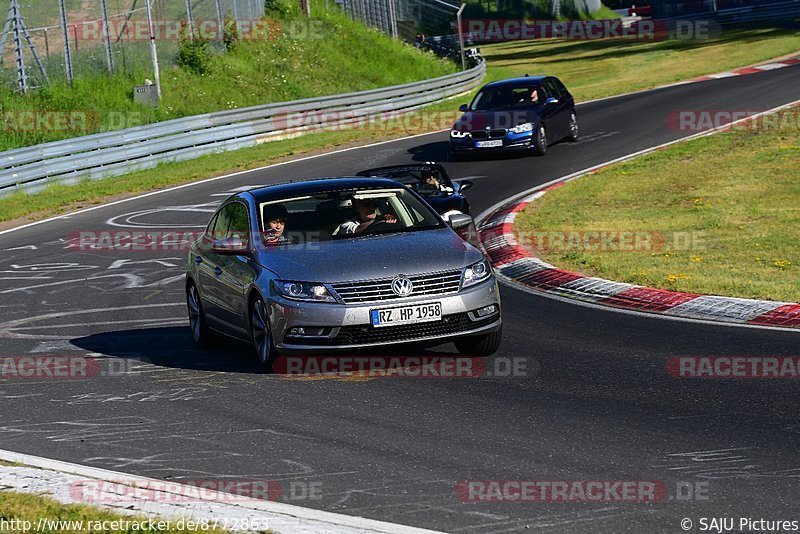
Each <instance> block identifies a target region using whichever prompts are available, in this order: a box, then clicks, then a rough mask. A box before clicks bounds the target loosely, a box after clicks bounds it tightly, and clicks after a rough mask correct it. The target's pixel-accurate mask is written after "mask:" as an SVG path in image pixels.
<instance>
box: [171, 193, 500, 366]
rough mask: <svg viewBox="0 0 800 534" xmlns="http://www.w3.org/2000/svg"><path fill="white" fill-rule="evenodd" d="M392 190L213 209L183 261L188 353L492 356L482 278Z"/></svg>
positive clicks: (443, 227) (492, 317) (463, 222)
mask: <svg viewBox="0 0 800 534" xmlns="http://www.w3.org/2000/svg"><path fill="white" fill-rule="evenodd" d="M470 224H472V219H471V218H470V217H469V216H467V215H460V216H457V217H454V218H451V220H450V222H449V224H447V223H445V222H444V221H443V220H442V218H441V217H440V216H439V215H438V214H437V213H436V212H435V211H434V210H433V209H431V208H430V207H429V206H428V205H427V204H426V203H425V201H424V200H422V198H420V197H419V196H418V195H417V194H416V193H414V192H413V191H412V190H410V189H409V188H407V187H404V186H403V185H402V184H399V183H397V182H394V181H392V180H386V179H375V178H333V179H324V180H312V181H304V182H291V183H286V184H279V185H273V186H267V187H261V188H257V189H252V190H250V191H245V192H241V193H238V194H236V195H234V196H232V197H230V198H228V199H227V200H225V201H224V202H223V203H222V205H221V206H220V208H219V209H218V210H217V212H216V213H215V214H214V215H213V217H212V218H211V221H210V222H209V224H208V227H207V228H206V230H205V232H204V235H203V236H202V238H201V239H200V240H198V241H197V242H196V243H194V244H193V245H192V247H191V251H190V253H189V257H188V271H187V276H186V297H187V303H188V311H189V319H190V325H191V329H192V335H193V337H194V340H195V342H197V344H198V345H200V346H206V345H207V344H208V343H209V341H210V340H211V338H212V336H215V335H218V334H223V335H226V336H232V337H235V338H240V339H243V340H246V341H249V342H251V343H252V344H253V346H254V348H255V353H256V355H257V356H258V359H259V360H260V362H261V363H262V364H263V365H264V366H265V367H269V366H270V364H271V362H272V361H273V359H274V358H275V357H276V355H278V354H279V353H284V352H290V353H297V352H304V353H308V352H312V351H320V350H332V349H335V350H341V349H355V348H362V347H373V346H380V345H386V344H398V343H414V344H418V345H429V346H433V345H438V344H441V343H445V342H449V341H452V342H454V343H455V346H456V348H457V349H458V351H459V352H460V353H462V354H468V355H471V356H487V355H490V354H493V353H494V352H495V351H496V350H497V349H498V347H499V345H500V338H501V319H500V296H499V292H498V288H497V281H496V280H495V277H494V273H493V271H492V267H491V265H490V264H489V262H488V261H487V260H486V258H485V257H484V256H483V254H482V253H481V252H480V251H479V250H478V249H477V248H475V247H474V246H472V245H471V244H469V243H468V242H466V241H464V240H463V239H462V238H461V237H459V236H458V235H457V234H456V233H455V231H454V229H458V228H461V227H465V226H469V225H470Z"/></svg>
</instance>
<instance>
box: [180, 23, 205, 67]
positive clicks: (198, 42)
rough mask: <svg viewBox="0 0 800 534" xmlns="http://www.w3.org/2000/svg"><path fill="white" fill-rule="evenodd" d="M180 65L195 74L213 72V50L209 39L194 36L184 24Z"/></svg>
mask: <svg viewBox="0 0 800 534" xmlns="http://www.w3.org/2000/svg"><path fill="white" fill-rule="evenodd" d="M178 65H180V66H181V67H182V68H184V69H186V70H188V71H190V72H193V73H194V74H208V73H209V72H211V48H210V47H209V44H208V39H206V38H204V37H202V36H197V35H196V36H194V37H192V35H190V34H189V32H188V31H187V25H186V23H185V22H184V23H183V24H182V27H181V44H180V48H179V49H178Z"/></svg>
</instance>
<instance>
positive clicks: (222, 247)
mask: <svg viewBox="0 0 800 534" xmlns="http://www.w3.org/2000/svg"><path fill="white" fill-rule="evenodd" d="M211 251H212V252H216V253H217V254H220V255H222V256H243V255H245V254H248V253H249V252H250V251H249V250H248V248H247V244H246V243H245V242H244V241H242V238H241V237H239V236H233V237H226V238H225V239H218V240H216V241H214V243H213V244H212V245H211Z"/></svg>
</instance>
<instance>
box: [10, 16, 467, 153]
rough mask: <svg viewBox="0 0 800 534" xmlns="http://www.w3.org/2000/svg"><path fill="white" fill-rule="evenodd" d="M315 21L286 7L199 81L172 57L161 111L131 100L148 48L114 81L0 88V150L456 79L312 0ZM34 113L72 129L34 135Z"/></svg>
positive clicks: (82, 73)
mask: <svg viewBox="0 0 800 534" xmlns="http://www.w3.org/2000/svg"><path fill="white" fill-rule="evenodd" d="M181 5H182V4H181ZM292 7H293V8H296V5H295V4H292ZM295 11H296V10H295ZM313 13H314V17H312V18H307V17H305V16H304V15H300V14H299V13H293V12H292V10H290V9H288V8H287V9H285V10H284V11H282V12H280V13H272V14H271V17H272V18H268V19H266V20H265V23H264V28H263V30H262V32H261V33H259V34H257V35H253V36H251V37H250V38H248V39H247V40H241V41H240V42H239V43H238V44H237V45H236V47H235V48H234V49H233V50H232V51H230V52H228V53H218V52H215V53H212V54H211V56H210V58H209V59H208V61H207V66H206V67H207V69H208V71H207V72H205V73H203V74H199V73H194V72H192V71H190V70H187V69H184V68H181V67H179V66H177V64H176V63H175V59H174V55H173V57H171V60H170V61H167V62H165V64H163V65H162V70H161V81H162V89H163V98H162V101H161V105H160V106H159V107H158V108H156V109H152V108H148V107H145V106H142V105H139V104H137V103H135V102H133V97H132V93H133V86H134V85H141V84H142V83H144V80H145V78H152V77H153V75H152V72H151V70H150V66H149V59H148V58H149V51H148V48H147V46H148V44H147V43H146V42H137V43H133V44H132V45H131V47H132V48H133V49H132V50H130V51H129V52H130V53H129V56H132V57H135V58H136V59H137V60H141V65H137V66H136V67H130V69H129V70H130V72H120V73H118V74H116V75H114V76H108V75H107V74H106V73H105V72H104V70H103V68H100V67H99V66H95V67H94V68H89V66H85V67H78V66H76V74H77V76H76V78H75V82H74V84H73V86H71V87H70V86H68V85H67V84H66V82H64V81H63V77H58V76H56V75H55V74H54V75H53V76H51V79H52V83H51V84H50V85H48V86H45V87H43V88H42V89H41V90H38V91H32V92H30V93H28V94H24V95H23V94H21V93H18V92H16V91H15V90H14V88H13V86H12V85H11V84H10V83H6V84H0V110H2V111H3V113H2V114H0V126H2V127H0V150H9V149H12V148H17V147H22V146H28V145H33V144H38V143H44V142H48V141H55V140H59V139H65V138H69V137H75V136H80V135H88V134H92V133H97V132H101V131H110V130H117V129H121V128H128V127H133V126H140V125H143V124H149V123H152V122H156V121H164V120H169V119H175V118H178V117H184V116H189V115H198V114H202V113H209V112H213V111H220V110H228V109H235V108H243V107H249V106H256V105H263V104H267V103H270V102H286V101H291V100H297V99H301V98H313V97H318V96H325V95H335V94H341V93H348V92H352V91H360V90H366V89H372V88H377V87H386V86H390V85H396V84H403V83H408V82H414V81H419V80H425V79H429V78H434V77H437V76H443V75H445V74H449V73H453V72H456V71H457V67H456V65H455V64H454V63H452V62H450V61H445V60H442V59H440V58H438V57H437V56H435V55H434V54H433V53H431V52H424V51H420V50H417V49H416V48H414V47H413V46H411V45H409V44H406V43H403V42H401V41H398V40H395V39H392V38H391V37H389V36H387V35H385V34H383V33H381V32H378V31H376V30H372V29H369V28H367V27H365V26H363V25H362V24H360V23H357V22H355V21H353V20H351V19H350V18H348V17H347V16H346V15H345V14H344V13H343V12H342V11H341V10H340V9H337V8H331V9H330V10H329V11H326V10H325V4H324V3H322V2H320V1H315V2H314V6H313ZM95 44H96V46H100V45H99V44H98V43H95ZM159 47H161V48H163V49H167V48H170V47H171V48H175V52H177V43H176V42H174V41H161V42H159ZM97 52H98V50H96V49H89V50H86V51H84V52H83V53H85V54H88V55H92V56H98V55H99V56H102V54H98V53H97ZM133 52H135V53H133ZM79 54H80V53H79ZM102 57H104V56H102ZM52 59H53V61H56V60H57V59H59V57H56V56H54V57H53V58H52ZM165 59H166V58H165ZM131 69H132V70H131ZM120 70H122V69H121V67H120ZM33 110H36V111H48V112H66V113H69V114H70V115H66V117H68V118H70V119H71V121H70V122H68V123H66V124H63V125H58V124H50V123H48V122H43V123H42V124H41V125H38V124H33V127H31V126H29V125H28V122H27V121H26V120H25V119H24V117H25V115H20V113H23V112H28V111H33ZM48 124H49V126H48Z"/></svg>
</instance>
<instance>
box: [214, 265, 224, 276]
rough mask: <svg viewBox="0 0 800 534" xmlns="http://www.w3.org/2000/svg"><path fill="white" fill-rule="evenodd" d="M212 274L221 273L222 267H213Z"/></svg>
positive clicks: (218, 274)
mask: <svg viewBox="0 0 800 534" xmlns="http://www.w3.org/2000/svg"><path fill="white" fill-rule="evenodd" d="M214 274H216V275H217V276H220V275H222V269H220V268H219V267H214Z"/></svg>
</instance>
